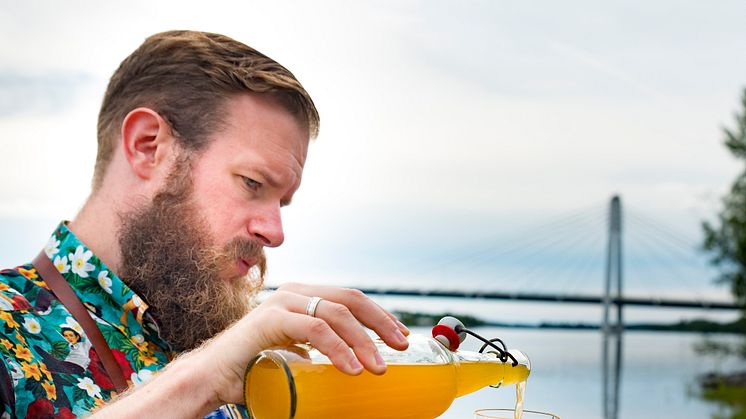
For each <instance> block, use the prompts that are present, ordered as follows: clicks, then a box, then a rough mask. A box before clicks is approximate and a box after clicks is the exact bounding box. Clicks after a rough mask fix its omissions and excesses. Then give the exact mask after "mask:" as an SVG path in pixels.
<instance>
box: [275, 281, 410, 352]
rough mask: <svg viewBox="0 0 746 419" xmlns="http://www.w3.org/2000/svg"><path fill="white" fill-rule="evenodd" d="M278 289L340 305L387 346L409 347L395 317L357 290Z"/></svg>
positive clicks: (294, 286)
mask: <svg viewBox="0 0 746 419" xmlns="http://www.w3.org/2000/svg"><path fill="white" fill-rule="evenodd" d="M280 289H281V290H287V291H290V292H295V293H299V294H303V295H306V296H309V297H311V296H318V297H321V298H323V299H325V300H329V301H332V302H336V303H338V304H342V305H344V306H346V307H347V308H348V309H349V310H350V311H351V312H352V314H353V315H354V316H355V318H357V319H358V320H359V321H360V322H361V323H363V324H364V325H365V326H367V327H368V328H370V329H372V330H373V331H374V332H376V334H378V336H380V337H381V339H383V341H384V342H386V344H387V345H389V346H391V347H392V348H394V349H399V350H404V349H406V348H407V347H408V346H409V341H408V340H407V338H406V337H405V335H404V332H403V331H402V330H401V327H400V326H399V324H397V320H395V319H396V317H394V316H393V315H392V314H391V313H389V312H388V311H386V310H384V309H383V308H381V307H380V306H379V305H378V304H376V303H375V302H373V300H371V299H370V298H368V297H367V296H366V295H365V294H363V293H362V292H361V291H359V290H356V289H351V288H337V287H330V286H323V285H305V284H286V285H283V286H282V287H280ZM402 326H403V325H402ZM405 329H406V327H405ZM406 331H407V332H408V331H409V330H408V329H407V330H406Z"/></svg>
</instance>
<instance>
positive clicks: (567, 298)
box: [361, 288, 741, 310]
mask: <svg viewBox="0 0 746 419" xmlns="http://www.w3.org/2000/svg"><path fill="white" fill-rule="evenodd" d="M361 291H363V292H364V293H366V294H369V295H393V296H406V297H445V298H472V299H482V300H517V301H539V302H548V303H577V304H603V303H604V298H603V297H601V296H593V295H560V294H537V293H511V292H471V291H445V290H417V289H379V288H365V289H361ZM611 303H612V304H617V305H618V304H621V305H625V306H651V307H671V308H701V309H717V310H737V309H740V308H741V307H740V306H739V305H738V304H736V303H734V302H727V301H694V300H676V299H651V298H630V297H625V298H621V299H618V298H612V299H611Z"/></svg>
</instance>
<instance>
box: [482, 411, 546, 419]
mask: <svg viewBox="0 0 746 419" xmlns="http://www.w3.org/2000/svg"><path fill="white" fill-rule="evenodd" d="M514 418H515V410H513V409H479V410H476V411H475V412H474V419H514ZM521 418H522V419H560V417H559V416H557V415H553V414H551V413H544V412H535V411H533V410H524V411H523V416H521Z"/></svg>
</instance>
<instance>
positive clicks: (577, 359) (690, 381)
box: [413, 328, 735, 419]
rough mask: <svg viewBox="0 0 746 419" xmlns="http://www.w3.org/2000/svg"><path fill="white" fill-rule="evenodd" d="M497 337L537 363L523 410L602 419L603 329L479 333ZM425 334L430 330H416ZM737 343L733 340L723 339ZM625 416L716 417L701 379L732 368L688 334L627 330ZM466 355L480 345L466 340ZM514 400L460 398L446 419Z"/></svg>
mask: <svg viewBox="0 0 746 419" xmlns="http://www.w3.org/2000/svg"><path fill="white" fill-rule="evenodd" d="M475 330H476V331H477V332H478V333H480V334H483V335H484V336H489V337H494V336H498V337H500V338H502V339H504V340H505V342H506V344H507V345H508V347H509V348H510V347H515V348H517V349H520V350H522V351H523V352H524V353H526V354H527V355H528V356H529V358H530V359H531V367H532V372H531V376H530V377H529V379H528V381H529V383H528V387H529V388H530V390H529V391H528V392H527V393H526V395H525V408H526V409H529V410H538V411H544V412H550V413H554V414H556V415H558V416H560V417H561V418H565V419H599V418H600V417H601V415H602V408H601V388H602V385H601V343H602V338H601V334H600V333H599V332H597V331H564V330H541V329H502V328H476V329H475ZM413 331H414V333H421V334H427V333H429V329H428V328H413ZM721 337H722V338H723V339H726V340H734V339H735V338H734V337H733V336H727V335H726V336H721ZM623 339H624V348H623V354H624V359H623V362H624V364H623V371H622V387H621V400H620V409H619V417H620V419H624V418H629V419H632V418H642V417H646V418H654V417H658V418H663V417H675V418H680V419H686V418H692V419H695V418H696V419H702V418H710V417H712V416H713V414H714V413H715V412H717V407H716V406H714V405H713V404H710V403H706V402H704V401H702V400H700V399H699V398H698V397H697V396H696V394H694V393H695V391H696V381H695V380H696V377H697V375H698V374H701V373H704V372H707V371H710V370H712V369H714V368H720V369H721V370H726V369H728V368H732V367H733V365H730V364H720V365H718V364H719V363H718V361H717V360H715V359H708V358H700V357H699V356H698V355H697V354H695V353H694V351H693V349H692V346H693V345H694V344H695V343H696V342H699V341H701V340H702V339H703V336H702V335H699V334H690V333H661V332H626V333H625V334H624V338H623ZM463 348H464V349H466V350H478V349H479V344H478V342H475V341H474V340H471V339H467V341H466V342H465V343H464V346H463ZM515 402H516V394H515V391H514V389H513V386H510V387H508V388H500V389H494V388H484V389H482V390H479V391H477V392H475V393H472V394H469V395H466V396H464V397H461V398H458V399H456V400H455V401H454V403H453V405H451V407H450V408H449V409H448V411H447V412H446V413H444V414H443V415H441V416H440V418H442V419H463V418H469V417H472V415H473V412H474V410H476V409H479V408H513V407H514V406H515Z"/></svg>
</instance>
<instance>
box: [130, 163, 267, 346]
mask: <svg viewBox="0 0 746 419" xmlns="http://www.w3.org/2000/svg"><path fill="white" fill-rule="evenodd" d="M192 191H193V186H192V179H191V174H190V163H189V160H188V159H182V160H180V161H177V162H176V164H175V165H174V168H173V170H172V172H171V174H170V175H169V177H168V179H167V181H166V185H165V187H164V188H163V189H162V190H161V191H160V192H158V193H157V194H156V195H155V197H154V198H153V201H152V202H151V203H150V204H149V205H146V206H144V207H142V208H138V209H136V210H134V211H131V212H129V213H127V214H123V215H122V216H121V218H122V227H121V229H120V231H119V245H120V248H121V256H122V259H121V260H122V264H121V269H120V273H121V275H120V276H121V278H122V280H123V281H124V282H125V283H126V284H127V285H128V286H129V287H130V288H132V290H133V291H134V292H135V293H136V294H138V295H139V296H140V297H142V298H143V299H144V300H145V301H146V302H147V304H148V305H149V307H150V308H149V309H148V312H150V313H151V314H152V315H153V316H154V317H155V319H156V321H157V322H158V325H159V326H160V335H161V337H162V338H163V339H165V340H166V341H167V342H168V343H169V344H170V345H171V346H172V348H173V349H174V350H176V351H185V350H190V349H193V348H195V347H197V346H199V345H200V344H201V343H202V342H204V341H205V340H207V339H209V338H211V337H212V336H214V335H215V334H217V333H219V332H221V331H223V330H224V329H225V328H227V327H228V326H230V325H231V324H232V323H233V322H235V321H236V320H238V319H239V318H241V317H243V316H244V315H245V314H246V313H247V312H248V311H249V309H250V305H251V304H252V303H253V298H252V297H254V296H255V294H256V292H257V290H258V289H259V288H260V287H261V286H262V283H263V279H264V273H265V269H266V260H265V257H264V252H263V248H262V246H261V245H259V244H258V243H257V242H256V241H252V240H249V239H246V238H236V239H234V240H233V241H231V242H230V243H228V244H227V245H226V246H225V247H223V248H222V249H220V248H218V247H217V246H215V245H213V244H212V240H211V235H210V230H209V227H208V223H207V220H205V219H204V218H203V217H201V216H200V214H199V211H198V210H197V209H196V208H195V206H194V203H193V200H192ZM239 258H241V259H243V260H249V259H252V258H255V260H256V261H257V264H256V265H255V266H254V267H253V268H252V269H251V270H250V272H249V275H248V276H247V277H240V278H239V277H235V278H229V279H226V278H221V277H220V274H221V273H225V272H226V271H228V270H229V269H231V268H232V267H233V266H235V264H236V262H237V261H238V259H239Z"/></svg>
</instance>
